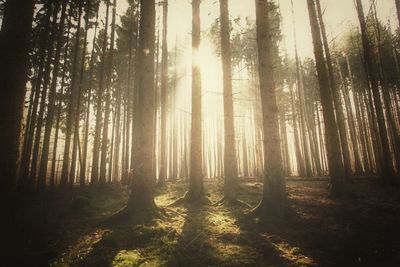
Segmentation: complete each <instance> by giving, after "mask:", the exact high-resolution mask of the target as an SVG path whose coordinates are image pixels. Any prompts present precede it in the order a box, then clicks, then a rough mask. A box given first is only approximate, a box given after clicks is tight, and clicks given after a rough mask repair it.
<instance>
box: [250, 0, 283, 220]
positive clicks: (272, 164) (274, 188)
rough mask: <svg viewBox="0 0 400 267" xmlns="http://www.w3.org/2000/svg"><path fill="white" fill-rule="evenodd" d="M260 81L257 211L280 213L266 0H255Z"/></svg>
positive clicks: (276, 123) (280, 187) (275, 111)
mask: <svg viewBox="0 0 400 267" xmlns="http://www.w3.org/2000/svg"><path fill="white" fill-rule="evenodd" d="M255 4H256V25H257V46H258V60H259V81H260V94H261V107H262V115H263V116H262V122H263V123H262V124H263V140H264V186H263V197H262V200H261V202H260V203H259V205H258V206H257V207H256V208H255V210H254V212H260V213H262V214H264V215H265V213H267V214H268V213H277V214H281V212H282V211H283V209H284V207H285V203H286V192H285V190H286V189H285V180H284V177H283V173H282V158H281V155H282V153H281V147H280V141H279V140H280V137H279V121H278V106H277V102H276V91H275V90H276V89H275V81H274V67H273V52H272V46H273V43H272V40H271V31H272V30H271V25H270V21H269V20H270V19H269V8H268V1H267V0H255Z"/></svg>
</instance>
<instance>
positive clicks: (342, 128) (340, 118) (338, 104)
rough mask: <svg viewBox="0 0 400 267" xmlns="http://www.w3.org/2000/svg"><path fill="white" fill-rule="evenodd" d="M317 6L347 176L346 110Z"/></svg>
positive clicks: (318, 5) (319, 9) (348, 170)
mask: <svg viewBox="0 0 400 267" xmlns="http://www.w3.org/2000/svg"><path fill="white" fill-rule="evenodd" d="M316 8H317V15H318V20H319V25H320V31H321V37H322V44H323V48H324V51H325V58H326V66H327V69H328V76H329V86H330V87H331V88H330V90H331V92H332V95H333V104H334V107H335V114H336V118H337V125H338V128H339V135H340V144H341V150H342V155H343V165H344V171H345V175H346V178H348V177H350V175H351V174H352V170H351V162H350V152H349V143H348V139H347V135H346V125H345V117H344V112H343V109H342V99H341V95H340V93H339V88H338V86H337V82H336V79H335V75H334V70H333V62H332V58H331V53H330V48H329V44H328V38H327V36H326V30H325V24H324V20H323V17H322V10H321V4H320V1H319V0H316Z"/></svg>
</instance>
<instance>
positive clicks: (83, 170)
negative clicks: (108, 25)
mask: <svg viewBox="0 0 400 267" xmlns="http://www.w3.org/2000/svg"><path fill="white" fill-rule="evenodd" d="M98 21H99V4H98V5H97V8H96V24H95V28H94V35H93V41H92V43H93V44H94V43H95V42H96V36H97V27H98ZM94 49H95V46H93V48H92V52H91V56H90V67H89V88H88V96H87V102H86V118H85V135H84V138H83V153H82V166H81V169H80V173H79V183H80V185H81V186H84V185H85V184H86V165H87V154H88V145H89V125H90V100H91V97H92V83H93V68H94V60H95V54H94V53H95V51H94Z"/></svg>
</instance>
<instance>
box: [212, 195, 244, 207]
mask: <svg viewBox="0 0 400 267" xmlns="http://www.w3.org/2000/svg"><path fill="white" fill-rule="evenodd" d="M222 205H228V206H239V207H242V208H246V209H250V208H251V205H250V204H248V203H246V202H244V201H242V200H239V199H237V198H234V197H228V196H224V197H222V198H221V199H220V200H218V201H217V202H215V203H213V206H222Z"/></svg>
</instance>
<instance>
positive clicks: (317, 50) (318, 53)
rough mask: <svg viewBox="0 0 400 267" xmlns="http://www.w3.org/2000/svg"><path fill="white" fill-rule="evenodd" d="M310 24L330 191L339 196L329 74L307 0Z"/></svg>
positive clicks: (341, 177)
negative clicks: (322, 117)
mask: <svg viewBox="0 0 400 267" xmlns="http://www.w3.org/2000/svg"><path fill="white" fill-rule="evenodd" d="M307 5H308V12H309V17H310V26H311V33H312V39H313V46H314V55H315V61H316V67H317V73H318V82H319V91H320V96H321V104H322V112H323V116H324V127H325V137H326V140H325V142H326V150H327V155H328V168H329V175H330V177H331V193H332V195H334V196H337V197H340V196H342V195H343V194H344V193H345V189H346V188H345V187H346V186H345V184H346V179H345V172H344V166H343V162H342V155H341V152H340V141H339V134H338V132H337V128H338V127H337V123H336V120H335V113H334V112H335V111H334V107H333V97H332V92H331V90H330V89H331V88H330V85H329V75H328V71H327V69H326V62H325V60H324V51H323V46H322V40H321V32H320V28H319V24H318V18H317V12H316V7H315V2H314V0H307Z"/></svg>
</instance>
